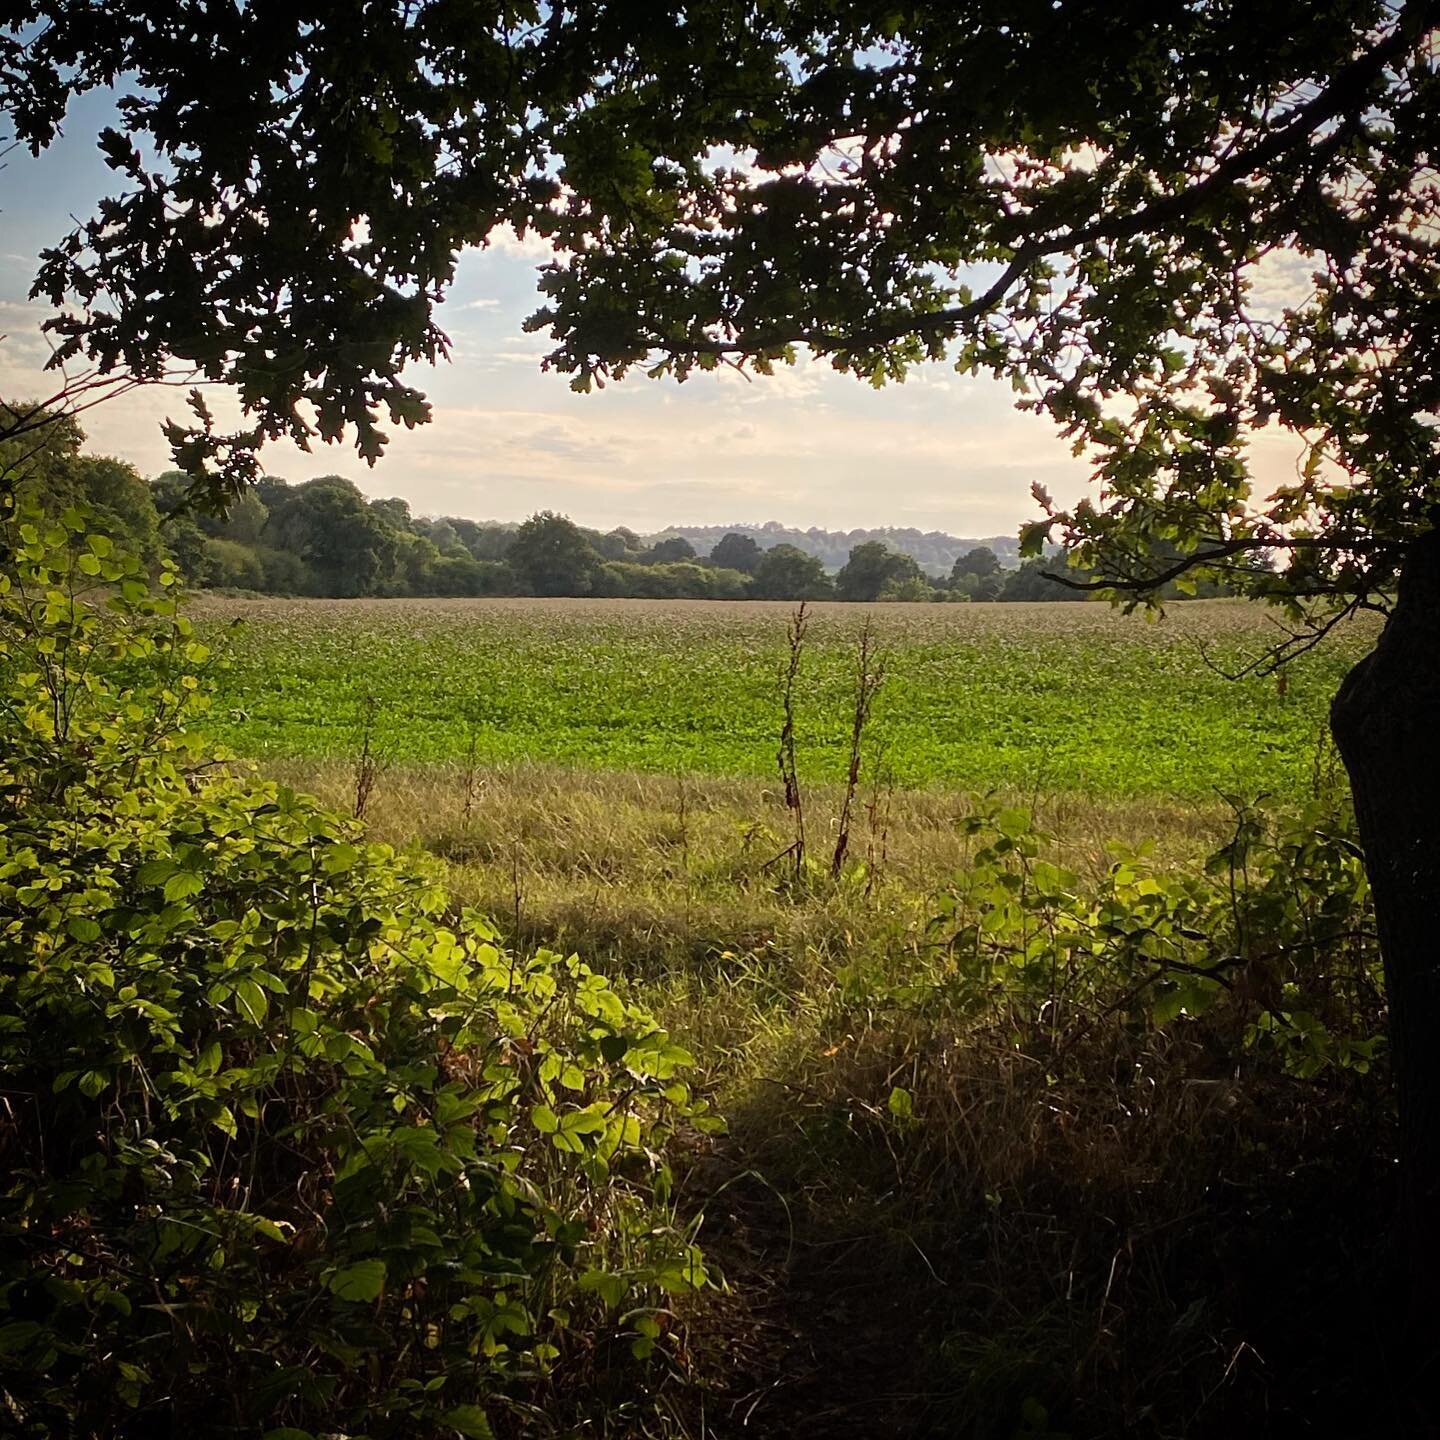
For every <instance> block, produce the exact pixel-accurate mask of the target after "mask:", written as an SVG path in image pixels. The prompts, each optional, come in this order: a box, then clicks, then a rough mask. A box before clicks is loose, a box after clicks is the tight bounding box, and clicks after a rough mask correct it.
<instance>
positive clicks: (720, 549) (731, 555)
mask: <svg viewBox="0 0 1440 1440" xmlns="http://www.w3.org/2000/svg"><path fill="white" fill-rule="evenodd" d="M710 563H711V564H712V565H718V566H720V568H721V569H724V570H739V571H740V572H741V574H743V575H753V574H754V573H755V567H756V566H757V565H758V564H759V563H760V547H759V546H758V545H757V544H756V543H755V542H754V540H752V539H751V538H750V536H748V535H741V534H738V533H737V532H736V531H734V530H732V531H731V532H730V533H729V534H728V535H722V536H721V537H720V539H719V540H717V541H716V542H715V547H714V549H712V550H711V551H710Z"/></svg>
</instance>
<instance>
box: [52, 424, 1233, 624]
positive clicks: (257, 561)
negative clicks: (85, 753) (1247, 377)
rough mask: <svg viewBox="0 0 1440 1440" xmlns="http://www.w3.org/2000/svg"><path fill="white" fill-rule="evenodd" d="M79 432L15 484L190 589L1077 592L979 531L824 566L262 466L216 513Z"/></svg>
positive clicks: (673, 595)
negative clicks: (171, 568) (503, 518)
mask: <svg viewBox="0 0 1440 1440" xmlns="http://www.w3.org/2000/svg"><path fill="white" fill-rule="evenodd" d="M82 440H83V436H82V435H81V433H80V431H79V429H78V427H76V426H74V425H73V424H70V425H61V426H58V427H55V429H54V430H53V431H52V433H51V436H50V438H49V439H48V440H47V442H46V444H47V448H46V451H45V454H44V455H43V457H41V463H40V464H38V465H36V466H34V467H33V468H32V473H31V478H30V480H29V481H28V482H27V484H28V485H29V487H30V488H31V489H32V490H34V491H36V492H37V493H38V494H39V495H40V497H41V498H42V499H43V501H44V503H45V504H46V505H47V506H48V507H49V508H51V509H54V510H57V511H58V510H61V509H63V508H65V507H66V506H67V505H70V504H73V503H75V502H77V501H80V502H84V503H85V504H87V505H88V506H90V507H91V508H92V509H93V510H94V511H95V512H96V514H97V517H98V523H99V524H101V525H102V526H104V527H106V528H108V529H109V530H110V531H111V532H112V533H113V534H114V535H115V536H116V537H117V538H119V539H123V541H124V542H125V544H126V546H127V548H129V549H131V550H133V551H134V552H135V553H137V554H139V555H141V556H144V557H146V558H148V559H149V560H151V561H152V562H154V563H158V562H159V561H160V560H161V559H162V558H165V557H166V556H168V557H170V558H172V559H173V560H174V561H175V563H176V564H177V565H178V566H179V568H180V570H181V573H182V574H183V575H184V577H185V579H186V580H187V582H188V583H189V584H191V585H192V586H196V587H198V588H202V589H232V590H250V591H257V592H261V593H264V594H272V595H302V596H327V597H361V596H403V595H410V596H504V595H521V596H523V595H552V596H597V597H635V598H641V599H657V600H674V599H696V600H706V599H708V600H742V599H760V600H830V599H834V600H849V601H862V602H872V601H899V600H910V601H939V600H943V601H1007V600H1078V599H1083V598H1085V593H1086V592H1084V591H1081V590H1075V589H1072V588H1069V587H1066V586H1064V585H1061V584H1059V583H1057V582H1056V581H1055V580H1053V579H1051V578H1049V577H1050V576H1051V575H1053V574H1055V573H1065V574H1067V575H1068V576H1069V578H1071V579H1076V578H1083V577H1082V576H1080V574H1079V572H1076V571H1071V570H1067V569H1066V565H1065V559H1064V557H1063V556H1060V555H1055V556H1050V557H1047V558H1045V559H1043V560H1029V561H1026V562H1025V563H1024V564H1022V565H1020V566H1019V568H1018V569H1006V568H1005V567H1004V566H1003V565H1002V564H1001V560H1000V557H999V556H998V555H997V554H996V553H995V550H994V549H993V548H992V547H990V546H987V545H977V546H974V547H972V548H971V549H969V550H967V551H965V552H964V553H963V554H960V555H958V556H957V557H956V558H955V560H954V561H953V563H952V565H951V567H950V571H949V574H948V575H944V576H940V577H931V576H929V575H927V574H926V573H925V571H924V568H923V567H922V566H921V564H920V563H919V562H918V561H917V560H916V558H915V557H914V556H913V555H911V554H908V553H905V552H904V551H901V550H899V549H896V548H894V547H892V546H891V545H890V544H888V543H887V542H886V541H885V540H880V539H870V540H863V541H861V542H860V543H858V544H855V545H852V546H851V547H850V549H849V551H848V554H847V556H846V558H845V560H844V563H843V564H841V566H840V568H839V571H838V573H836V574H833V575H832V574H830V573H829V572H828V571H827V569H826V567H825V564H824V562H823V561H822V559H821V558H820V557H819V556H818V555H815V554H812V553H809V552H807V551H806V550H804V549H802V548H801V547H800V546H798V545H794V544H791V543H789V542H788V541H780V542H778V543H772V544H770V545H768V547H767V546H763V545H762V544H761V543H760V540H758V539H757V538H756V536H755V535H754V534H753V533H746V532H745V531H742V530H735V531H728V532H725V533H723V534H721V535H720V536H719V537H718V538H716V539H714V541H713V543H712V545H711V548H710V551H709V553H708V554H706V555H703V556H702V555H699V554H697V553H696V550H695V546H694V545H693V544H692V543H691V542H690V540H688V539H687V538H686V537H685V536H683V535H681V534H678V533H675V532H673V531H671V532H664V533H662V534H661V535H660V536H659V537H658V538H655V539H652V540H645V539H643V538H642V537H641V536H639V535H637V534H636V533H635V532H634V531H633V530H628V529H625V528H624V527H620V528H617V529H614V530H610V531H607V532H604V533H602V532H600V531H598V530H592V529H587V528H585V527H584V526H580V525H576V524H575V523H574V522H573V521H571V520H569V519H567V518H566V517H565V516H563V515H557V514H555V513H553V512H552V511H548V510H544V511H541V512H540V513H539V514H536V515H532V516H531V517H530V518H529V519H528V520H526V521H524V522H523V523H522V524H519V525H514V524H509V525H507V524H498V523H490V524H481V523H479V522H477V521H474V520H467V519H464V518H462V517H460V516H454V515H448V516H441V517H439V518H428V517H425V516H415V515H412V514H411V513H410V507H409V505H408V504H407V503H406V502H405V501H404V500H399V499H388V500H370V499H367V497H366V496H365V495H364V494H363V493H362V492H361V491H360V490H359V489H358V487H357V486H355V485H354V484H353V483H352V482H351V481H349V480H347V479H345V478H344V477H342V476H339V475H327V476H322V477H321V478H320V479H317V480H308V481H306V482H305V483H304V484H300V485H290V484H288V483H286V482H285V481H284V480H280V479H275V478H270V477H266V478H263V479H262V480H261V481H260V482H259V484H258V485H257V486H256V487H255V488H254V489H253V490H251V491H248V492H247V493H246V494H244V495H243V496H242V497H241V498H240V499H239V500H237V501H236V502H235V503H234V504H233V505H232V506H231V508H230V510H229V513H228V514H226V515H225V516H224V517H223V518H222V517H219V516H216V515H212V514H207V513H204V512H201V511H198V510H193V509H192V508H191V507H190V506H189V504H188V503H187V497H188V492H187V488H186V482H185V479H184V477H183V476H181V475H179V474H178V473H169V474H165V475H161V476H159V477H158V478H157V479H155V480H152V481H149V482H147V481H146V480H145V479H144V478H143V477H142V476H141V475H140V474H139V472H138V471H137V470H136V469H135V468H134V467H133V466H131V465H129V464H127V463H125V462H124V461H121V460H116V459H111V458H108V457H101V456H90V455H84V454H82V453H81V443H82ZM817 533H821V534H825V533H830V532H817ZM897 533H898V532H897ZM763 538H765V539H769V538H770V537H769V536H768V535H766V536H764V537H763ZM952 538H953V537H952ZM1212 593H1213V592H1212Z"/></svg>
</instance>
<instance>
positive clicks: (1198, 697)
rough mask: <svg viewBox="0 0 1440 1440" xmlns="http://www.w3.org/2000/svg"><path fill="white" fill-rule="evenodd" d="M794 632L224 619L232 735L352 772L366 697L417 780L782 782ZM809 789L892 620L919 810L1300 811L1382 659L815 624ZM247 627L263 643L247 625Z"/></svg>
mask: <svg viewBox="0 0 1440 1440" xmlns="http://www.w3.org/2000/svg"><path fill="white" fill-rule="evenodd" d="M790 609H791V607H789V606H787V605H783V604H767V603H715V602H703V601H690V602H686V601H678V602H665V601H623V600H616V601H584V600H548V601H547V600H498V601H483V600H468V601H466V600H459V601H416V600H364V601H323V600H309V601H306V600H238V599H225V598H222V597H213V596H207V597H202V598H201V599H200V600H199V601H198V602H197V603H196V607H195V614H196V618H197V620H198V621H199V623H200V626H201V629H202V630H203V632H205V633H206V635H207V636H209V637H211V638H216V639H219V640H220V642H221V649H222V651H223V652H224V654H225V655H226V657H227V665H226V668H224V669H223V670H221V671H220V673H219V674H218V675H217V677H216V679H217V691H218V693H217V696H216V711H215V714H214V717H213V722H212V725H211V728H212V729H213V730H215V731H216V732H218V733H219V735H220V737H221V738H222V739H224V740H226V741H227V742H228V743H230V744H232V745H234V746H235V747H236V748H238V749H240V750H241V751H243V752H245V753H248V754H251V755H256V756H261V757H265V756H270V757H276V756H285V757H292V758H329V759H334V758H340V757H343V756H345V755H346V754H348V753H350V752H351V751H352V749H353V748H354V746H355V743H356V733H357V728H358V725H359V721H360V716H361V713H362V711H363V708H364V704H365V701H366V698H367V697H373V698H374V700H375V701H376V702H377V704H378V710H377V737H376V738H377V740H378V741H379V743H380V744H381V745H382V747H383V748H384V749H385V751H386V752H387V753H388V754H389V755H391V756H392V757H393V758H394V759H396V760H404V761H418V762H434V761H442V762H444V761H459V760H463V759H464V757H465V756H466V754H467V752H468V751H469V750H470V748H471V746H472V742H473V748H474V756H475V759H476V760H477V761H478V762H479V763H481V764H485V763H493V762H496V761H515V760H531V761H543V762H549V763H555V762H558V763H562V764H574V765H580V766H584V767H587V768H595V769H605V770H641V771H651V772H662V773H676V772H680V773H692V774H710V775H762V776H763V775H768V774H771V773H773V771H774V763H775V761H774V753H775V737H776V731H777V728H778V718H777V717H778V710H779V700H778V679H777V677H778V672H779V669H780V665H781V659H782V652H783V649H784V643H785V642H784V633H785V623H786V619H787V617H788V615H789V612H790ZM812 614H813V619H812V623H811V631H810V641H809V648H808V653H807V657H806V661H805V665H804V669H803V672H802V677H803V678H802V687H801V695H800V707H799V750H800V764H801V770H802V774H804V775H806V776H807V777H809V778H812V779H816V780H838V779H839V778H841V775H842V774H843V769H844V764H845V755H846V745H847V743H848V728H849V710H850V693H851V687H852V684H853V674H852V671H853V663H854V654H853V649H854V642H855V636H856V633H857V631H858V629H859V627H860V626H861V625H862V624H863V623H864V620H865V618H866V617H867V616H869V617H870V618H871V619H872V620H873V623H874V625H875V626H876V628H877V631H878V633H879V635H880V637H881V639H882V642H883V643H884V645H885V647H886V649H887V652H888V666H889V679H888V682H887V684H886V687H885V690H884V693H883V695H882V697H881V699H880V702H879V703H878V705H877V707H876V720H875V726H874V730H873V737H872V738H873V739H874V740H876V741H878V742H883V748H884V757H885V759H884V763H885V765H886V766H887V767H888V769H889V771H890V772H891V773H892V774H893V777H894V779H895V780H896V782H897V783H899V784H901V785H904V786H917V785H919V786H923V785H941V786H946V787H956V788H967V789H986V788H989V787H991V786H1010V787H1019V788H1021V789H1032V788H1033V789H1034V790H1036V791H1037V792H1050V793H1054V792H1080V793H1088V794H1093V795H1101V796H1141V795H1166V796H1171V797H1176V798H1196V799H1198V798H1206V797H1210V798H1213V797H1214V795H1215V794H1216V792H1217V791H1220V792H1224V793H1240V794H1254V793H1258V792H1260V791H1264V790H1268V791H1272V792H1273V791H1280V792H1282V793H1283V792H1284V791H1286V790H1287V789H1289V788H1292V787H1295V786H1297V785H1301V784H1303V783H1304V781H1305V778H1306V776H1307V774H1308V772H1309V770H1310V768H1311V766H1312V765H1313V763H1314V757H1315V753H1316V745H1317V741H1318V738H1319V736H1320V735H1321V733H1322V730H1323V726H1324V718H1325V712H1326V707H1327V705H1328V702H1329V697H1330V695H1331V694H1332V693H1333V691H1334V688H1335V686H1336V684H1337V683H1338V681H1339V679H1340V677H1341V675H1342V674H1343V673H1344V671H1345V670H1346V669H1347V668H1348V666H1349V665H1350V664H1351V663H1353V661H1354V659H1355V658H1356V657H1357V656H1358V655H1359V654H1361V653H1363V651H1364V650H1365V649H1366V648H1368V645H1369V644H1370V642H1371V640H1372V639H1373V633H1374V632H1373V627H1371V626H1369V625H1368V624H1357V625H1356V626H1352V627H1350V628H1349V629H1348V630H1347V631H1345V632H1343V633H1341V634H1339V635H1338V636H1337V637H1335V638H1334V639H1332V640H1331V641H1330V642H1328V643H1327V644H1326V645H1325V646H1324V647H1322V648H1321V649H1319V650H1318V651H1316V652H1314V653H1312V654H1309V655H1306V656H1304V657H1302V658H1301V659H1300V660H1299V661H1298V662H1296V663H1295V665H1294V666H1293V667H1291V669H1290V671H1289V675H1288V678H1287V680H1286V682H1285V685H1284V686H1283V687H1282V686H1280V685H1278V684H1277V682H1276V680H1275V679H1274V678H1273V677H1267V676H1261V675H1253V676H1251V677H1249V678H1247V679H1243V680H1233V679H1230V678H1227V674H1226V673H1225V672H1228V671H1234V670H1236V669H1238V668H1240V667H1241V666H1242V665H1243V664H1244V662H1245V661H1246V660H1248V659H1252V658H1253V657H1255V656H1257V655H1258V654H1260V653H1262V652H1263V651H1264V649H1265V648H1266V646H1267V645H1268V644H1270V643H1272V642H1273V641H1274V640H1275V639H1276V638H1277V636H1278V634H1279V632H1278V631H1277V629H1276V627H1275V624H1274V622H1273V620H1272V618H1271V617H1270V615H1269V614H1268V612H1266V611H1264V610H1262V609H1260V608H1258V607H1255V606H1251V605H1248V604H1245V603H1243V602H1230V601H1216V602H1209V601H1206V602H1191V603H1189V604H1181V605H1173V606H1171V607H1170V609H1169V611H1168V613H1167V614H1166V615H1165V617H1164V618H1163V619H1162V620H1160V621H1159V622H1158V623H1153V624H1152V623H1147V622H1146V620H1145V619H1144V618H1143V617H1139V616H1132V617H1125V616H1122V615H1120V614H1118V613H1117V612H1115V611H1113V610H1111V609H1110V608H1109V607H1108V606H1105V605H1103V604H1098V603H1094V604H1049V605H1045V604H1034V605H884V606H873V607H866V606H852V605H838V604H827V605H819V606H815V607H813V610H812ZM235 622H241V623H239V624H236V623H235Z"/></svg>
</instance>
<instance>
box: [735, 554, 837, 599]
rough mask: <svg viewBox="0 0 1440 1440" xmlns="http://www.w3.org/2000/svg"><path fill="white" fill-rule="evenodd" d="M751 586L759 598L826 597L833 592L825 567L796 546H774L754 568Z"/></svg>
mask: <svg viewBox="0 0 1440 1440" xmlns="http://www.w3.org/2000/svg"><path fill="white" fill-rule="evenodd" d="M751 588H752V589H753V591H754V593H755V596H756V598H757V599H760V600H824V599H827V598H829V597H830V596H831V595H832V594H833V593H834V586H833V585H832V584H831V583H830V577H829V576H828V575H827V574H826V573H825V567H824V566H823V565H822V564H821V563H820V562H819V561H818V560H817V559H816V558H815V557H814V556H813V555H807V554H806V553H805V552H804V551H803V550H800V549H797V548H796V547H795V546H794V545H772V546H771V547H770V549H768V550H767V551H766V552H765V553H764V554H763V555H762V556H761V557H760V563H759V564H758V565H757V566H756V567H755V575H754V577H753V579H752V580H751Z"/></svg>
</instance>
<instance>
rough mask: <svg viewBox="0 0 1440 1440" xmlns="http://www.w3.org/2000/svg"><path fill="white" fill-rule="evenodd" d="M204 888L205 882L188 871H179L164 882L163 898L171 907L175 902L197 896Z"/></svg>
mask: <svg viewBox="0 0 1440 1440" xmlns="http://www.w3.org/2000/svg"><path fill="white" fill-rule="evenodd" d="M204 888H205V882H204V880H202V879H201V878H200V876H198V875H194V874H192V873H191V872H190V871H189V870H179V871H177V872H176V873H175V874H174V875H172V876H171V877H170V878H169V879H168V880H167V881H166V882H165V898H166V899H167V900H168V901H169V902H170V903H171V904H172V905H173V904H174V903H175V902H176V901H177V900H185V899H188V898H189V897H190V896H191V895H198V894H199V893H200V892H201V891H202V890H203V889H204Z"/></svg>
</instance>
